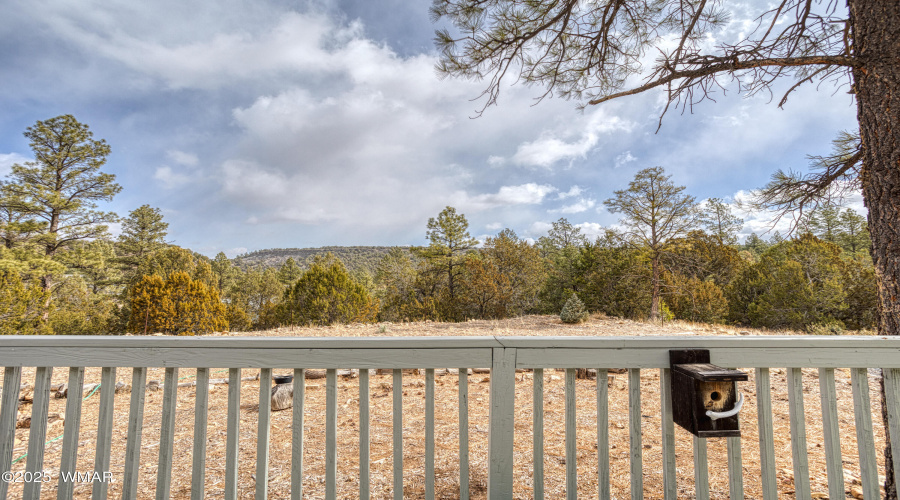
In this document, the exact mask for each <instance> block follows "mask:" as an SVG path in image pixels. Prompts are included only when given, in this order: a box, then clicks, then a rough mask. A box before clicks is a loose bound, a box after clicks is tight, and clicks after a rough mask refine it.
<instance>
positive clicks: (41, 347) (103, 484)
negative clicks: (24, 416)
mask: <svg viewBox="0 0 900 500" xmlns="http://www.w3.org/2000/svg"><path fill="white" fill-rule="evenodd" d="M697 348H700V349H708V350H709V351H710V356H711V361H712V363H714V364H717V365H720V366H723V367H731V368H742V369H754V379H755V395H754V396H751V397H753V398H754V399H755V404H756V407H757V416H758V417H757V418H758V436H759V463H760V469H759V470H760V475H759V477H758V478H756V477H754V478H753V480H754V481H759V482H760V484H761V491H762V495H763V498H765V499H775V498H777V495H778V490H777V483H776V460H775V457H776V454H775V448H774V441H773V439H774V438H773V423H772V422H773V419H772V396H771V387H772V386H771V379H770V369H771V368H776V367H777V368H784V369H785V370H786V372H785V375H786V380H787V394H788V400H789V401H788V406H789V413H790V443H791V450H792V453H791V456H792V470H793V482H794V485H793V488H794V491H795V493H794V494H795V497H796V498H810V497H811V491H810V474H809V465H808V463H807V443H806V435H807V433H806V428H805V417H804V403H803V397H804V396H803V393H804V388H803V378H802V377H803V375H802V371H801V369H803V368H816V369H818V379H819V393H820V398H821V409H822V412H821V425H822V432H823V436H824V452H825V460H826V464H827V467H826V468H827V471H826V472H827V479H828V481H827V482H828V491H829V496H830V497H831V498H843V497H844V492H845V487H846V486H847V485H845V484H844V472H843V462H842V460H843V457H842V456H841V446H840V444H841V439H842V438H841V435H840V433H839V428H840V427H841V424H840V422H839V419H838V403H837V398H836V389H835V369H836V368H843V369H850V376H851V386H852V394H853V407H854V418H855V427H856V433H855V434H856V435H855V438H856V441H857V443H858V450H859V457H858V463H859V468H860V478H859V479H860V482H861V486H862V489H863V494H864V496H865V498H876V497H877V496H878V495H879V493H878V492H879V484H878V482H879V479H878V469H877V462H876V461H877V456H878V452H877V451H876V448H875V442H874V433H873V418H872V411H871V408H872V402H871V401H870V390H869V389H870V388H869V378H870V374H869V369H883V376H884V384H885V388H886V395H887V413H888V416H889V427H890V429H889V430H890V434H891V435H892V436H895V437H897V436H900V338H884V337H834V338H823V337H776V336H752V337H695V336H678V337H436V338H426V337H392V338H352V339H351V338H234V337H230V338H229V337H211V338H162V337H19V336H12V337H2V338H0V365H2V366H4V367H5V369H4V377H3V387H2V404H0V475H2V478H4V479H5V480H3V481H0V498H6V497H7V495H8V493H9V488H10V487H11V482H10V481H8V479H10V478H14V479H29V481H25V484H24V485H23V486H22V490H21V495H22V497H23V498H29V499H30V498H41V497H42V496H43V497H44V498H52V497H53V496H56V497H57V498H73V495H74V494H75V493H76V492H75V491H74V488H75V486H76V482H73V481H71V480H69V479H66V478H71V474H72V473H76V472H78V471H79V470H80V469H79V467H78V464H77V458H78V448H79V445H80V440H79V432H80V429H81V425H80V421H81V415H82V411H81V407H82V398H81V397H78V396H79V395H80V392H79V391H77V390H76V391H70V396H69V397H68V399H67V401H66V407H65V423H64V428H63V432H62V436H61V437H62V449H61V452H60V462H59V467H58V475H57V477H54V478H53V480H54V482H53V485H54V486H55V487H56V494H55V495H53V494H52V493H51V492H50V491H49V490H51V489H52V488H51V487H48V486H47V484H48V483H47V475H46V473H43V472H42V471H44V470H45V469H46V468H47V464H45V463H44V448H45V442H46V438H47V427H48V424H47V420H48V407H49V402H50V399H51V377H52V373H53V369H54V367H69V368H68V387H70V388H80V387H82V386H83V384H84V379H85V367H99V368H101V369H102V371H101V380H100V383H101V387H102V388H101V390H100V396H99V397H100V402H99V413H98V424H97V437H96V443H95V450H96V452H95V459H94V464H93V471H95V472H96V474H95V476H94V478H93V480H92V481H91V483H92V486H91V490H90V491H91V497H92V498H95V499H104V498H106V497H107V494H108V491H107V488H108V485H109V482H108V481H105V480H104V479H105V477H104V476H103V475H104V474H108V473H109V470H110V456H111V439H112V432H113V422H114V420H115V414H114V395H115V392H114V391H113V390H108V389H110V388H112V387H115V384H116V370H117V368H130V369H131V375H132V377H131V380H132V384H131V385H132V388H133V389H132V391H131V396H130V405H129V408H128V418H127V422H128V424H127V439H126V445H125V453H124V470H123V475H122V478H121V481H122V485H121V489H122V493H121V495H122V498H137V497H139V496H146V495H148V493H149V492H147V491H139V490H138V479H139V474H141V472H140V466H141V464H140V463H139V462H140V456H141V449H142V445H141V440H142V430H143V426H144V421H145V416H144V406H145V394H146V392H145V390H144V388H145V386H146V385H147V370H148V368H155V367H162V368H164V369H165V380H164V388H163V396H162V411H161V417H160V435H159V453H158V468H157V470H156V482H155V484H156V488H155V493H154V496H155V497H156V498H168V497H169V494H170V491H171V488H172V481H173V474H172V464H173V459H174V458H176V456H175V454H176V453H178V451H176V446H175V441H174V437H175V424H176V421H175V420H176V411H175V409H176V398H177V390H178V385H179V384H178V380H179V369H182V368H189V369H196V385H195V386H196V400H195V403H194V419H195V420H194V430H193V446H192V452H191V453H192V455H191V463H192V467H191V471H190V474H191V481H190V485H191V486H190V495H191V498H203V497H204V488H205V484H206V477H205V472H206V470H207V466H208V464H207V459H206V450H207V441H208V435H207V421H208V419H207V412H208V408H209V399H208V395H209V382H210V373H211V369H225V370H227V372H228V403H227V404H228V413H227V425H226V427H227V428H226V436H227V437H226V445H225V460H224V468H225V479H224V497H225V498H229V499H231V498H237V496H238V490H239V484H238V467H239V448H240V442H241V441H240V434H239V429H240V410H241V407H240V390H241V382H242V381H241V369H248V368H250V369H259V370H260V371H259V417H258V422H257V432H256V440H255V441H256V443H255V446H256V450H257V451H256V464H255V469H256V474H255V478H256V483H255V495H256V498H266V497H267V493H268V492H267V486H268V478H269V469H270V464H269V445H270V430H271V418H272V414H271V408H270V397H271V387H272V370H273V369H293V373H294V387H293V416H292V424H291V435H292V441H291V449H292V452H291V463H290V478H291V490H290V491H291V496H292V497H293V498H301V497H302V496H303V493H304V492H303V490H302V488H303V481H302V479H303V474H304V463H303V456H304V454H303V447H304V436H303V434H304V401H305V391H304V387H305V386H304V383H305V382H304V381H305V377H304V370H307V369H326V370H327V372H326V373H327V375H326V379H325V393H326V394H325V401H326V402H325V447H324V449H325V454H324V457H323V460H324V462H325V479H324V482H325V485H324V487H325V496H326V497H327V498H336V496H337V491H338V484H337V481H338V474H337V468H338V464H339V459H340V460H345V459H346V457H338V453H337V450H338V444H337V421H338V420H337V418H338V384H337V379H338V376H337V370H338V369H347V368H350V369H359V400H358V401H359V415H358V419H359V420H358V429H359V466H358V472H359V496H360V498H369V497H370V490H369V483H370V481H369V474H370V464H371V457H370V451H371V449H370V410H371V407H370V402H371V401H372V398H371V397H370V376H369V369H389V370H393V371H392V374H393V384H392V387H391V389H390V390H391V391H392V395H393V398H392V402H393V404H392V414H393V416H392V419H393V430H392V433H393V450H392V453H393V471H394V472H393V496H394V498H398V499H399V498H402V497H403V491H404V484H403V480H404V479H403V456H404V455H403V445H404V436H403V418H404V410H403V383H402V380H403V377H404V374H403V372H402V369H410V368H420V369H424V387H425V394H424V397H425V404H424V410H425V443H424V450H425V456H424V476H425V477H424V482H425V488H424V489H425V497H426V498H434V491H435V461H434V460H435V458H434V457H435V425H434V420H435V403H434V401H435V397H434V395H435V369H436V368H446V367H452V368H458V369H459V375H458V377H459V379H458V380H459V391H458V408H459V422H460V425H459V460H458V463H459V471H460V473H459V495H460V498H468V497H469V489H470V485H469V445H468V443H469V427H470V425H469V398H468V388H469V380H468V370H467V369H469V368H490V400H489V403H488V404H489V422H488V423H487V427H488V436H489V438H488V439H489V445H488V449H489V452H488V453H489V457H488V462H487V463H488V471H487V492H486V494H487V497H488V498H492V499H493V498H513V496H514V467H513V465H514V463H513V462H514V446H515V442H516V440H522V439H527V436H517V435H516V434H515V432H514V422H515V413H516V402H515V394H516V391H515V389H516V383H517V378H516V370H517V369H528V370H533V371H534V375H533V389H532V391H533V392H532V394H533V400H532V401H533V402H532V413H533V420H532V434H533V445H532V447H533V465H532V468H531V474H532V477H531V481H530V484H531V485H532V486H533V491H532V493H531V494H532V495H533V497H534V498H543V496H544V491H543V487H544V481H545V478H544V445H545V439H544V434H543V433H544V388H543V384H544V379H545V377H544V374H543V370H544V369H548V368H557V369H564V370H565V382H564V384H565V466H566V468H565V470H566V472H565V490H566V496H567V497H568V498H575V496H576V492H577V480H578V472H577V462H578V454H577V450H576V410H577V408H576V397H575V394H576V379H575V369H576V368H593V369H596V374H597V377H596V378H597V383H596V402H597V406H596V419H597V429H598V432H597V463H598V467H597V481H598V496H599V498H610V496H611V491H610V455H609V448H610V444H609V432H608V429H609V423H610V421H609V416H610V413H609V409H608V401H609V399H608V398H609V394H608V384H607V370H609V369H627V373H628V377H627V378H628V389H627V394H628V402H629V403H628V408H629V410H628V422H629V425H628V429H629V430H628V432H629V453H628V456H629V460H630V473H631V476H630V484H631V498H634V499H638V498H643V494H644V485H643V482H642V480H643V479H642V478H643V476H644V463H643V457H642V454H643V446H642V430H641V422H642V420H641V419H642V412H641V375H642V370H644V371H653V370H659V372H658V373H659V391H660V408H659V412H660V416H661V429H660V433H661V434H660V435H661V450H660V451H659V452H658V453H661V463H662V477H663V486H662V490H663V491H662V492H661V493H662V496H664V497H665V498H667V499H674V498H676V497H678V496H679V495H678V489H677V477H676V457H675V445H676V434H675V430H674V424H673V421H672V395H671V393H670V392H671V390H670V382H671V379H670V377H671V374H670V371H669V354H668V353H669V350H672V349H697ZM23 367H35V369H34V386H33V387H34V393H33V400H32V405H31V420H30V429H29V431H28V438H27V455H25V456H26V462H25V466H24V469H15V468H14V467H13V458H14V456H13V454H14V451H15V450H17V449H18V448H17V442H16V439H15V430H16V424H17V418H18V406H19V398H20V394H19V388H20V385H21V383H22V369H23ZM879 373H880V372H879ZM873 376H874V375H873ZM520 384H521V382H520ZM583 410H584V409H582V411H583ZM591 411H592V410H591ZM343 417H345V415H342V418H343ZM352 417H354V418H356V417H357V416H356V415H352ZM876 417H877V418H876V419H875V424H874V425H875V427H877V426H878V425H880V422H881V418H880V415H877V416H876ZM815 418H818V416H816V417H815ZM724 439H727V464H728V470H729V474H728V483H729V492H730V496H731V498H741V497H743V478H744V473H743V467H742V457H741V446H740V439H742V438H724ZM81 444H83V443H81ZM898 445H900V439H895V440H894V443H892V446H893V448H892V449H893V454H894V457H900V446H898ZM706 447H707V440H706V439H703V438H693V450H694V485H695V495H696V498H708V497H709V482H708V470H707V458H706V457H707V448H706ZM17 453H18V452H17ZM20 466H21V464H19V466H17V467H20ZM54 470H56V468H55V467H54ZM10 471H14V472H16V474H14V475H11V472H10ZM898 483H900V478H898ZM42 487H44V494H43V495H42V492H41V491H42ZM16 491H18V490H16ZM16 494H17V495H18V493H16ZM79 494H80V493H79ZM515 495H516V496H519V494H518V493H516V494H515ZM653 496H659V495H658V494H657V493H654V494H653Z"/></svg>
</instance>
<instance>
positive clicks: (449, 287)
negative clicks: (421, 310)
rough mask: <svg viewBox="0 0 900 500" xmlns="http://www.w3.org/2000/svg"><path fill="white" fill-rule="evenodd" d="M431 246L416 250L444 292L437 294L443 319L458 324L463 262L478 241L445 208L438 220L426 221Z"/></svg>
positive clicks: (463, 218) (461, 219)
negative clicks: (440, 283) (441, 283)
mask: <svg viewBox="0 0 900 500" xmlns="http://www.w3.org/2000/svg"><path fill="white" fill-rule="evenodd" d="M426 235H427V237H428V240H429V242H430V244H429V245H428V246H427V247H425V248H421V249H419V255H420V256H421V257H423V258H424V259H425V261H426V262H427V265H428V270H429V272H430V273H433V274H436V275H438V276H436V278H439V279H440V280H441V281H443V283H445V285H446V288H443V289H440V290H437V291H438V292H439V296H440V299H439V302H440V304H441V309H442V315H443V317H444V319H453V320H460V319H462V318H461V316H460V313H461V311H460V310H459V306H460V305H459V304H458V303H457V293H458V291H459V288H460V284H461V283H460V281H461V280H462V278H463V276H464V270H465V265H464V262H465V260H466V258H467V257H468V256H469V255H470V254H471V252H472V250H473V249H474V248H475V245H477V244H478V240H476V239H475V238H472V236H471V235H469V222H468V221H467V220H466V216H465V215H463V214H457V213H456V209H455V208H453V207H447V208H445V209H444V210H442V211H441V213H440V214H439V215H438V217H437V219H435V218H430V219H428V231H427V232H426Z"/></svg>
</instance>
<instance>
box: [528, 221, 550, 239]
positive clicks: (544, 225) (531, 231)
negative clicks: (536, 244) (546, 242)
mask: <svg viewBox="0 0 900 500" xmlns="http://www.w3.org/2000/svg"><path fill="white" fill-rule="evenodd" d="M551 229H553V224H551V223H549V222H543V221H538V222H532V223H531V225H530V226H529V227H528V230H527V231H526V234H528V235H529V236H531V237H532V238H534V239H535V240H536V239H538V238H540V237H541V236H547V233H548V232H549V231H550V230H551Z"/></svg>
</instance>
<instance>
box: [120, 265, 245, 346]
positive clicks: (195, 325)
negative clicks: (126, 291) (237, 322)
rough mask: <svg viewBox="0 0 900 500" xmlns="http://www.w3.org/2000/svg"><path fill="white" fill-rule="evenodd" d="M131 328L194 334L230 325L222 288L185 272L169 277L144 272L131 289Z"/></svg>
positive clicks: (138, 330)
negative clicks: (223, 301) (221, 298)
mask: <svg viewBox="0 0 900 500" xmlns="http://www.w3.org/2000/svg"><path fill="white" fill-rule="evenodd" d="M130 299H131V320H130V321H129V329H130V330H131V331H133V332H136V333H152V332H163V333H172V334H176V335H194V334H197V333H209V332H212V331H216V330H224V329H226V328H227V327H228V322H227V320H226V309H225V305H224V304H222V302H221V301H220V300H219V292H218V291H217V290H216V289H215V288H213V287H210V286H207V285H206V284H205V283H203V282H202V281H200V280H195V279H191V277H190V276H189V275H188V274H187V273H185V272H181V271H179V272H175V273H173V274H172V275H170V276H169V277H168V278H167V279H165V280H163V279H162V277H160V276H157V275H149V276H143V277H142V278H141V280H140V281H138V282H137V283H136V284H135V285H134V286H133V287H132V288H131V291H130Z"/></svg>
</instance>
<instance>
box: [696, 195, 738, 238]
mask: <svg viewBox="0 0 900 500" xmlns="http://www.w3.org/2000/svg"><path fill="white" fill-rule="evenodd" d="M698 222H699V223H700V225H701V227H703V229H705V230H706V232H708V233H709V234H711V235H713V236H715V237H716V238H718V240H719V243H720V244H722V245H734V244H735V243H737V234H738V231H740V230H741V229H742V228H743V227H744V219H741V218H740V217H738V216H736V215H734V214H732V213H731V205H729V204H727V203H725V202H723V201H722V200H721V199H720V198H710V199H708V200H706V202H705V203H703V207H702V209H701V210H700V211H699V212H698Z"/></svg>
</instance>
